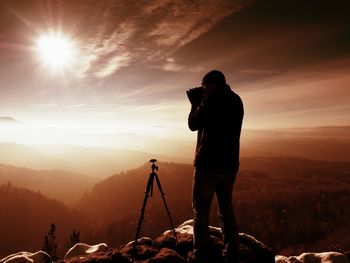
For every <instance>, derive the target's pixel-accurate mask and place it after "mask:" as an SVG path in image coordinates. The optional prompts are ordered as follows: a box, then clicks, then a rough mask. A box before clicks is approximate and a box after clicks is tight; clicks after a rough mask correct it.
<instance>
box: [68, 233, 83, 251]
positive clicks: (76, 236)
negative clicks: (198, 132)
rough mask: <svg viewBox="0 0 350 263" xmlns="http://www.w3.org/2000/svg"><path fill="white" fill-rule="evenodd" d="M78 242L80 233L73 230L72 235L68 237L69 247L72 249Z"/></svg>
mask: <svg viewBox="0 0 350 263" xmlns="http://www.w3.org/2000/svg"><path fill="white" fill-rule="evenodd" d="M79 242H80V232H78V231H75V229H73V232H72V234H71V235H70V241H69V247H70V248H71V247H73V246H74V245H75V244H77V243H79Z"/></svg>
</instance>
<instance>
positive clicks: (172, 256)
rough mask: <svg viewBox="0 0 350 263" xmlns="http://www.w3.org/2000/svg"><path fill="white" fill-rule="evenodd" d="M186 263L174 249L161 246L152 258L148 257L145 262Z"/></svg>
mask: <svg viewBox="0 0 350 263" xmlns="http://www.w3.org/2000/svg"><path fill="white" fill-rule="evenodd" d="M163 262H166V263H186V262H187V260H186V259H185V258H184V257H182V256H180V255H179V254H178V253H176V251H174V250H172V249H169V248H162V249H161V250H160V251H159V252H158V254H156V255H155V256H154V257H153V258H151V259H148V260H146V261H145V263H163Z"/></svg>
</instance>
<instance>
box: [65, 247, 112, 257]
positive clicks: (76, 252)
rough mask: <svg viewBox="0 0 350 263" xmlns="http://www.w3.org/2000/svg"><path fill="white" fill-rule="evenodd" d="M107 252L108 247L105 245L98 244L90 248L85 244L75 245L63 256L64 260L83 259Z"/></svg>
mask: <svg viewBox="0 0 350 263" xmlns="http://www.w3.org/2000/svg"><path fill="white" fill-rule="evenodd" d="M107 250H108V246H107V244H106V243H100V244H97V245H93V246H90V245H88V244H85V243H77V244H75V245H74V246H73V247H71V248H70V249H69V250H68V252H67V253H66V255H65V256H64V259H65V260H66V259H69V258H72V257H84V256H86V255H90V254H92V253H98V252H105V251H107Z"/></svg>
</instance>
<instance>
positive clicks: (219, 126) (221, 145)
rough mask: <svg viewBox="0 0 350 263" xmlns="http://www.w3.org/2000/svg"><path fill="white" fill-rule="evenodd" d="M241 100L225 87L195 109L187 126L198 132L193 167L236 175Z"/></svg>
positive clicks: (240, 124)
mask: <svg viewBox="0 0 350 263" xmlns="http://www.w3.org/2000/svg"><path fill="white" fill-rule="evenodd" d="M243 115H244V110H243V103H242V100H241V98H240V97H239V96H238V95H237V94H236V93H234V92H233V91H232V90H231V88H230V87H229V86H228V85H226V86H224V87H222V88H220V89H219V90H217V91H215V93H214V94H211V95H209V96H207V97H205V98H204V99H203V100H202V102H201V104H200V105H199V106H198V107H196V106H192V109H191V112H190V114H189V117H188V126H189V128H190V129H191V130H192V131H197V130H198V134H197V147H196V156H195V160H194V166H195V167H196V169H198V170H208V171H213V172H225V173H226V172H228V173H236V172H237V171H238V168H239V140H240V135H241V127H242V121H243Z"/></svg>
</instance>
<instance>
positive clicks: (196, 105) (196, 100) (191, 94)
mask: <svg viewBox="0 0 350 263" xmlns="http://www.w3.org/2000/svg"><path fill="white" fill-rule="evenodd" d="M186 93H187V97H188V99H189V101H190V102H191V111H190V114H189V116H188V127H189V128H190V130H191V131H196V130H199V129H200V128H202V127H203V113H204V108H203V107H204V105H203V102H202V100H203V88H201V87H199V88H193V89H190V90H188V91H186Z"/></svg>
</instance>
